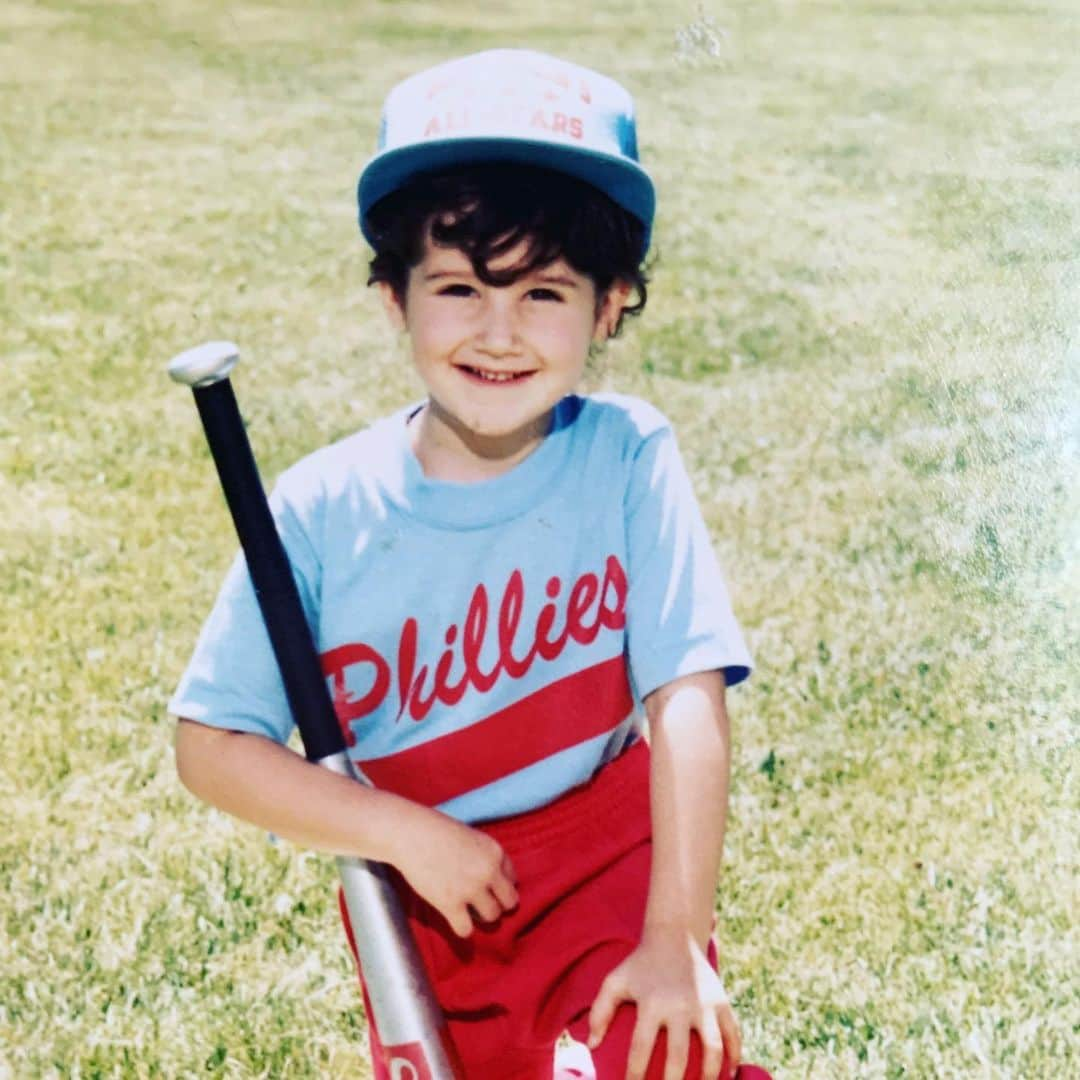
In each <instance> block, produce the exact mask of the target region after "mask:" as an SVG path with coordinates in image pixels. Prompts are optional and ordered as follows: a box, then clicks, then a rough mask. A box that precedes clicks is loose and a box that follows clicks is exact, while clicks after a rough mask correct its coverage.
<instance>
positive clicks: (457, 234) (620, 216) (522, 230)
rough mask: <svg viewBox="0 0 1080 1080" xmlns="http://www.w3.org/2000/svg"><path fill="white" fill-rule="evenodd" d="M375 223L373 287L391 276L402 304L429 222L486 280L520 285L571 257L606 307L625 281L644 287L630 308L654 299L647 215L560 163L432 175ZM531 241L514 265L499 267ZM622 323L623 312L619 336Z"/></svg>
mask: <svg viewBox="0 0 1080 1080" xmlns="http://www.w3.org/2000/svg"><path fill="white" fill-rule="evenodd" d="M365 225H366V231H367V233H368V235H369V237H371V238H372V241H373V243H372V246H373V247H374V249H375V257H374V258H373V259H372V260H371V266H370V276H369V278H368V284H369V285H374V284H376V283H378V282H385V283H386V284H388V285H389V286H390V288H391V289H392V290H393V291H394V295H395V296H396V297H397V299H398V302H399V303H400V304H402V305H404V299H405V290H406V285H407V283H408V277H409V270H410V269H411V268H412V267H414V266H416V265H417V264H418V263H419V262H420V260H421V258H422V257H423V252H424V237H425V234H426V231H427V229H428V227H429V226H430V229H431V239H432V241H433V242H434V243H435V244H438V245H439V246H440V247H451V248H457V249H458V250H460V251H461V252H462V253H463V254H465V255H466V256H467V257H468V259H469V261H470V263H472V267H473V272H474V273H475V274H476V276H477V277H478V278H479V279H480V280H481V281H482V282H484V283H485V284H486V285H493V286H496V287H500V286H504V285H510V284H512V283H513V282H515V281H517V280H518V279H519V278H521V277H524V276H525V275H526V274H530V273H532V272H533V271H534V270H537V269H540V268H542V267H544V266H547V265H548V264H549V263H552V262H554V261H555V260H556V259H558V258H560V257H562V258H564V259H565V260H566V261H567V263H569V264H570V266H571V267H573V269H574V270H576V271H577V272H578V273H580V274H584V275H585V276H586V277H588V278H590V279H591V281H592V283H593V285H594V286H595V289H596V296H597V305H598V306H599V304H600V302H601V300H602V298H603V296H604V294H605V293H606V292H607V290H608V289H609V288H610V287H611V285H612V284H614V282H616V281H623V282H626V283H627V284H629V285H630V286H632V288H633V289H634V291H635V292H636V294H637V299H636V302H635V303H634V304H632V305H629V306H627V307H626V308H624V309H623V312H622V315H638V314H640V313H641V312H642V311H643V310H644V308H645V301H646V299H647V298H648V291H647V284H648V275H647V274H646V271H645V267H644V265H643V263H642V258H641V248H642V242H643V239H644V235H645V226H644V225H643V224H642V222H640V221H639V220H638V219H637V218H635V217H634V216H633V215H632V214H629V213H628V212H627V211H625V210H623V209H622V208H621V207H620V206H618V205H617V204H616V203H615V202H613V201H612V200H611V199H609V198H608V197H607V196H606V195H605V194H604V193H603V192H601V191H599V190H598V189H596V188H594V187H592V186H591V185H590V184H586V183H584V182H583V181H581V180H578V179H576V178H574V177H572V176H567V175H566V174H565V173H560V172H555V171H553V170H551V169H543V168H537V167H536V166H532V165H518V164H505V163H498V164H496V163H491V164H479V165H469V166H461V167H458V168H454V169H450V170H447V171H445V172H439V173H431V174H426V175H422V176H419V177H417V178H415V179H413V180H412V181H410V182H409V183H408V184H406V185H405V186H403V187H402V188H400V189H399V190H397V191H395V192H394V193H393V194H392V195H388V196H387V197H386V198H385V199H381V200H380V201H379V202H377V203H376V204H375V205H374V206H373V207H372V208H371V210H370V211H369V212H368V215H367V219H366V221H365ZM521 243H524V244H525V245H526V247H525V251H524V253H523V254H522V256H521V258H520V259H519V260H518V261H517V262H516V263H515V264H514V265H513V266H508V267H503V268H501V269H499V270H493V269H491V263H492V262H493V261H494V260H497V259H499V258H500V256H504V255H505V254H506V253H507V252H509V251H513V250H514V248H516V247H517V246H518V245H519V244H521ZM621 328H622V316H620V318H619V322H618V324H617V326H616V327H615V330H614V333H615V334H617V333H618V332H619V330H620V329H621Z"/></svg>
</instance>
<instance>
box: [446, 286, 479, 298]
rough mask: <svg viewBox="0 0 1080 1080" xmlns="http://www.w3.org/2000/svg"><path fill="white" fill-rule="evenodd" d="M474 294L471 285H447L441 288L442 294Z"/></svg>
mask: <svg viewBox="0 0 1080 1080" xmlns="http://www.w3.org/2000/svg"><path fill="white" fill-rule="evenodd" d="M472 294H473V287H472V286H471V285H460V284H459V285H447V286H445V287H444V288H442V289H440V290H439V295H440V296H472Z"/></svg>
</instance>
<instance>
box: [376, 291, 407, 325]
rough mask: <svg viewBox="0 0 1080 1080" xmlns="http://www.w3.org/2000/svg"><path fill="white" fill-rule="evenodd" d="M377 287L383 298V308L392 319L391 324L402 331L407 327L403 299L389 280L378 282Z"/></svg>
mask: <svg viewBox="0 0 1080 1080" xmlns="http://www.w3.org/2000/svg"><path fill="white" fill-rule="evenodd" d="M375 287H376V288H377V289H378V290H379V299H380V300H382V305H383V310H384V311H385V312H386V317H387V318H388V319H389V320H390V325H391V326H392V327H393V328H394V329H395V330H397V331H398V332H399V333H400V332H401V331H403V330H404V329H405V308H404V306H403V303H402V301H401V300H400V299H399V298H398V294H397V293H396V292H394V289H393V286H392V285H390V283H389V282H387V281H379V282H376V285H375Z"/></svg>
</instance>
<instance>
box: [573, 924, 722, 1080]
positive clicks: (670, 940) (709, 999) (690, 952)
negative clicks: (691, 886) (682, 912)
mask: <svg viewBox="0 0 1080 1080" xmlns="http://www.w3.org/2000/svg"><path fill="white" fill-rule="evenodd" d="M624 1002H630V1003H633V1004H634V1005H636V1006H637V1023H636V1025H635V1027H634V1035H633V1038H632V1040H631V1043H630V1055H629V1057H628V1058H627V1064H626V1080H641V1078H642V1077H643V1076H644V1075H645V1072H646V1070H647V1069H648V1065H649V1059H650V1057H652V1052H653V1044H654V1043H655V1042H656V1037H657V1035H658V1034H659V1032H660V1029H661V1028H665V1029H666V1030H667V1060H666V1061H665V1063H664V1080H683V1076H684V1074H685V1072H686V1064H687V1057H688V1055H689V1049H690V1033H691V1031H696V1032H697V1033H698V1036H699V1037H700V1039H701V1045H702V1050H703V1067H702V1078H703V1080H715V1078H717V1077H719V1080H733V1078H734V1076H735V1070H736V1069H737V1068H738V1067H739V1059H740V1054H741V1051H742V1047H741V1039H740V1036H739V1025H738V1022H737V1021H736V1019H735V1014H734V1013H733V1012H732V1009H731V1004H730V1002H729V1001H728V997H727V994H726V993H725V991H724V987H723V985H722V983H721V982H720V977H719V976H718V975H717V974H716V972H715V971H713V969H712V967H710V965H709V961H708V960H707V959H706V958H705V955H704V953H703V952H702V951H701V949H700V948H699V947H698V945H697V944H696V943H695V942H694V941H693V939H692V938H691V937H690V935H689V934H686V933H683V932H676V931H670V932H668V931H657V930H651V931H650V930H646V932H645V933H644V934H643V935H642V939H641V944H640V945H638V947H637V948H636V949H635V950H634V952H632V953H631V954H630V955H629V956H628V957H627V958H626V959H625V960H624V961H623V962H622V963H621V964H620V965H619V966H618V967H617V968H615V969H614V970H613V971H612V972H611V973H610V974H609V975H608V977H607V978H606V979H605V980H604V982H603V983H602V984H601V987H600V992H599V993H598V994H597V996H596V1001H595V1002H594V1003H593V1007H592V1009H591V1011H590V1012H589V1046H590V1047H595V1046H598V1045H599V1044H600V1043H601V1042H602V1041H603V1038H604V1034H605V1032H606V1031H607V1028H608V1025H609V1024H610V1023H611V1020H612V1018H613V1017H614V1016H615V1012H616V1010H617V1009H618V1007H619V1006H620V1005H621V1004H622V1003H624Z"/></svg>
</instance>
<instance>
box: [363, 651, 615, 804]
mask: <svg viewBox="0 0 1080 1080" xmlns="http://www.w3.org/2000/svg"><path fill="white" fill-rule="evenodd" d="M633 707H634V699H633V696H632V694H631V692H630V682H629V679H628V678H627V674H626V661H625V659H624V657H622V656H616V657H613V658H612V659H611V660H606V661H604V662H603V663H602V664H596V665H595V666H594V667H590V668H586V669H585V670H584V671H579V672H577V673H576V674H574V675H568V676H567V677H566V678H565V679H560V680H559V681H558V682H554V683H551V684H550V685H548V686H545V687H544V688H543V689H541V690H537V691H536V693H534V694H530V695H529V696H528V697H525V698H522V699H521V700H520V701H517V702H515V703H514V704H513V705H509V706H507V707H506V708H505V709H500V710H499V711H498V712H497V713H492V714H491V716H488V717H485V719H483V720H478V721H477V722H476V723H475V724H471V725H470V726H469V727H467V728H463V729H462V730H461V731H455V732H452V733H451V734H449V735H443V736H441V737H439V738H436V739H429V740H428V741H427V742H425V743H421V744H420V745H419V746H411V747H409V749H407V750H401V751H399V752H398V753H396V754H389V755H387V756H386V757H381V758H368V759H367V760H366V761H363V760H361V761H358V762H357V764H358V765H359V766H360V768H361V769H362V770H363V771H364V774H365V775H366V776H367V777H368V778H369V779H370V780H371V782H372V783H373V784H374V785H375V786H376V787H377V788H382V789H383V790H385V791H393V792H396V793H397V794H398V795H404V796H405V797H406V798H408V799H412V800H413V801H415V802H419V803H423V804H425V805H426V806H438V805H439V804H440V803H444V802H446V801H447V800H448V799H453V798H456V797H457V796H458V795H464V794H465V793H466V792H467V791H473V790H475V789H476V788H480V787H484V786H485V785H486V784H490V783H493V782H494V781H496V780H498V779H500V778H501V777H504V776H508V775H510V773H514V772H517V771H518V770H519V769H524V768H526V767H527V766H529V765H535V764H536V762H538V761H543V760H544V758H547V757H551V755H552V754H557V753H558V752H559V751H560V750H568V749H569V748H570V747H572V746H577V745H578V743H582V742H585V741H586V740H587V739H592V738H594V737H595V736H597V735H603V734H604V733H605V732H608V731H611V730H613V729H614V728H616V727H618V726H619V724H620V723H621V722H622V721H623V720H625V719H626V717H627V716H628V715H629V713H630V711H631V710H632V709H633Z"/></svg>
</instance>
